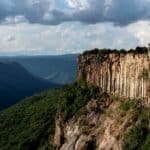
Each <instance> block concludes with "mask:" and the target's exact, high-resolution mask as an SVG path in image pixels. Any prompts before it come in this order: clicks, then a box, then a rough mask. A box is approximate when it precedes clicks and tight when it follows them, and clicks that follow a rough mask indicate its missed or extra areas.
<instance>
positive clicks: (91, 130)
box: [55, 95, 134, 150]
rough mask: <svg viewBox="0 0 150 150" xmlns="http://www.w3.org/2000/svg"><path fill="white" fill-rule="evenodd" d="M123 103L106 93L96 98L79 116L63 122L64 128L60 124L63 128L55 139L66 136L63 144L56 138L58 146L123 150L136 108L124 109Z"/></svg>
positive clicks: (60, 149) (73, 149) (64, 149)
mask: <svg viewBox="0 0 150 150" xmlns="http://www.w3.org/2000/svg"><path fill="white" fill-rule="evenodd" d="M123 101H124V100H123ZM120 104H121V102H120V101H113V100H112V99H111V98H110V97H107V96H106V95H104V96H103V97H102V98H101V99H92V100H91V101H90V102H89V103H88V104H87V105H86V106H85V107H84V108H83V109H82V110H80V111H79V113H78V114H77V115H76V116H74V117H73V118H72V119H70V120H68V121H67V122H62V124H63V128H62V126H61V125H60V124H56V130H57V129H60V128H61V133H60V132H55V140H56V139H60V138H61V136H62V135H63V136H64V137H63V139H64V143H61V145H60V142H57V141H59V140H56V142H55V146H56V147H57V148H56V149H58V150H123V144H124V139H125V134H126V133H127V131H128V130H129V129H130V128H131V127H132V125H133V123H132V121H133V118H134V113H133V112H132V110H128V111H126V112H121V111H120V110H119V107H120ZM58 121H60V119H59V118H58ZM56 122H57V121H56ZM59 131H60V130H59ZM58 133H59V134H58Z"/></svg>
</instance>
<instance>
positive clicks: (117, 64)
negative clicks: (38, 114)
mask: <svg viewBox="0 0 150 150" xmlns="http://www.w3.org/2000/svg"><path fill="white" fill-rule="evenodd" d="M78 64H79V67H78V77H77V78H78V80H83V81H85V82H86V83H88V84H87V85H90V84H91V85H94V86H96V87H99V88H100V89H101V90H100V91H102V93H101V94H100V96H99V97H96V98H95V97H93V99H92V100H91V101H90V102H89V103H88V104H87V105H86V106H85V107H83V108H82V109H81V110H79V111H78V113H77V114H76V115H75V116H73V118H71V119H69V120H65V121H64V120H63V117H61V115H59V117H58V118H57V119H56V131H55V136H54V146H55V147H56V149H58V150H123V149H124V145H126V142H129V144H131V145H133V143H130V139H129V140H128V141H126V138H127V134H126V133H129V131H130V130H131V129H133V128H134V127H135V126H137V125H138V126H139V125H140V124H141V126H143V123H145V124H147V128H148V130H149V127H148V126H150V117H148V115H147V116H146V117H147V119H146V121H145V122H144V121H143V120H144V119H145V118H146V117H145V115H143V118H142V119H141V116H140V114H141V112H146V113H147V114H148V113H150V109H149V107H150V105H149V104H150V51H149V50H148V48H140V47H139V48H136V50H131V51H128V52H127V51H116V50H113V51H112V50H97V49H95V50H93V51H89V52H85V53H84V54H83V55H80V57H79V59H78ZM143 110H144V111H143ZM145 110H146V111H145ZM148 130H147V131H148ZM144 131H145V127H144ZM140 132H141V133H142V128H141V130H140ZM147 134H148V133H147ZM133 137H134V136H133ZM130 138H132V135H131V137H130ZM133 140H136V139H135V137H134V139H133ZM140 140H141V139H140ZM138 141H139V140H138ZM131 142H133V141H132V140H131ZM143 143H144V142H143ZM140 146H141V145H140ZM127 149H128V148H127ZM129 149H130V148H129ZM135 149H136V148H135Z"/></svg>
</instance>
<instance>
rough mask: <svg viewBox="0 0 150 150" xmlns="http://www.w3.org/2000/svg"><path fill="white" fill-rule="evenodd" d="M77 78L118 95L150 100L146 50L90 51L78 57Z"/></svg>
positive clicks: (149, 58) (149, 56) (149, 65)
mask: <svg viewBox="0 0 150 150" xmlns="http://www.w3.org/2000/svg"><path fill="white" fill-rule="evenodd" d="M78 65H79V66H78V77H77V78H78V80H84V81H86V82H87V83H89V84H93V85H96V86H98V87H100V88H101V89H102V91H104V92H107V93H111V94H117V95H120V96H122V97H129V98H144V99H145V100H146V102H148V103H150V49H148V48H146V47H143V48H142V47H138V48H136V49H135V50H130V51H124V50H122V51H116V50H98V49H95V50H92V51H87V52H85V53H84V54H82V55H80V56H79V58H78Z"/></svg>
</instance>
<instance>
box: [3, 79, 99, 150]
mask: <svg viewBox="0 0 150 150" xmlns="http://www.w3.org/2000/svg"><path fill="white" fill-rule="evenodd" d="M83 93H84V94H83ZM98 93H99V91H98V90H97V88H95V87H88V86H86V85H85V84H83V83H79V82H78V83H74V84H72V85H69V86H65V87H64V88H62V89H59V90H58V89H57V90H49V91H47V92H44V93H41V94H39V95H35V96H32V97H30V98H27V99H25V100H24V101H22V102H20V103H18V104H17V105H15V106H12V107H10V108H8V109H7V110H5V111H3V112H0V149H1V150H40V149H41V150H42V149H43V150H44V149H45V150H46V149H50V150H51V149H52V144H53V140H52V139H53V134H54V128H55V118H56V116H57V115H56V113H57V112H62V113H63V115H64V117H65V118H66V119H69V118H71V117H72V116H74V114H76V112H77V111H78V110H79V109H80V108H82V107H83V106H84V105H85V104H87V102H88V101H89V99H91V98H92V97H93V96H94V95H96V94H98Z"/></svg>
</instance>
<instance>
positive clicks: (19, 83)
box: [0, 63, 56, 109]
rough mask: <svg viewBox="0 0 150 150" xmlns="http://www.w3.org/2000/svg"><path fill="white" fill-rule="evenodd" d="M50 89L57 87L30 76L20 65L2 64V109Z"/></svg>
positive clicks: (0, 79) (0, 89) (0, 96)
mask: <svg viewBox="0 0 150 150" xmlns="http://www.w3.org/2000/svg"><path fill="white" fill-rule="evenodd" d="M50 87H56V85H55V84H52V83H49V82H48V81H46V80H43V79H41V78H39V77H35V76H33V75H32V74H30V73H29V72H28V71H27V70H26V69H24V68H23V67H22V66H21V65H19V64H18V63H0V109H3V108H6V107H8V106H10V105H12V104H14V103H16V102H17V101H18V100H20V99H21V98H24V97H26V96H30V95H33V94H34V93H38V92H40V91H42V90H46V89H47V88H50Z"/></svg>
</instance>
